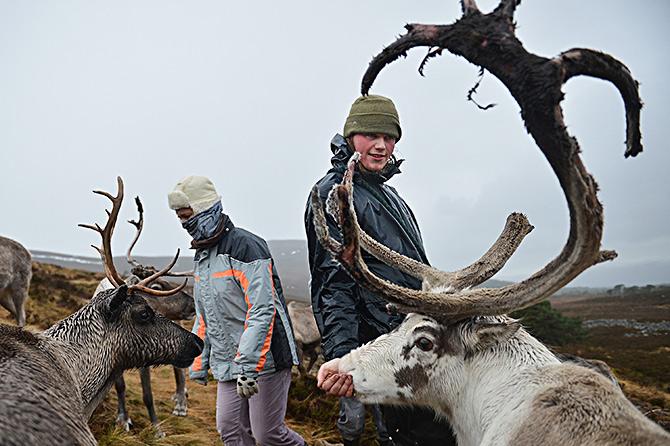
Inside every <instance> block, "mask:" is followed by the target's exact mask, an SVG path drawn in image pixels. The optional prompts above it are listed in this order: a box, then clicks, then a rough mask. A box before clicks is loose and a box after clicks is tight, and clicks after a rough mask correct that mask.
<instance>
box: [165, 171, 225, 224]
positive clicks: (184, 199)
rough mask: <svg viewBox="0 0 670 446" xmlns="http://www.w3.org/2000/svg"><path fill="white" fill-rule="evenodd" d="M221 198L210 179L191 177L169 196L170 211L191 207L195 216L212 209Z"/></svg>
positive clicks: (180, 183) (183, 181) (175, 188)
mask: <svg viewBox="0 0 670 446" xmlns="http://www.w3.org/2000/svg"><path fill="white" fill-rule="evenodd" d="M219 200H221V196H220V195H219V194H217V193H216V189H215V188H214V183H212V182H211V181H210V180H209V178H207V177H201V176H197V175H191V176H189V177H186V178H184V179H183V180H181V181H180V182H178V183H177V185H176V186H175V187H174V190H173V191H172V192H170V193H169V194H168V204H169V205H170V209H174V210H177V209H181V208H188V207H190V208H191V209H193V215H198V214H199V213H201V212H203V211H206V210H207V209H209V208H211V207H212V206H213V205H214V204H215V203H216V202H217V201H219Z"/></svg>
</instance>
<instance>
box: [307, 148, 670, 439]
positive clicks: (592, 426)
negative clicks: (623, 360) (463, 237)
mask: <svg viewBox="0 0 670 446" xmlns="http://www.w3.org/2000/svg"><path fill="white" fill-rule="evenodd" d="M357 158H358V157H357V156H355V155H354V157H353V159H352V162H350V166H349V172H348V173H347V175H345V179H344V181H343V183H344V184H343V185H339V186H336V187H335V188H334V189H333V191H332V193H331V198H330V199H329V203H328V205H329V211H330V212H331V213H332V214H333V215H334V216H335V217H336V218H338V219H339V221H340V224H341V226H342V228H343V243H342V244H339V242H337V241H335V240H334V239H332V238H330V237H329V234H328V229H327V226H326V225H325V215H324V213H323V209H322V208H321V203H320V201H319V198H318V195H317V194H315V193H313V194H312V205H313V207H314V210H315V224H316V225H317V226H318V228H319V232H320V237H321V241H322V243H323V244H324V245H325V246H327V247H329V248H330V249H332V253H333V255H334V256H335V257H336V258H337V259H338V260H339V261H340V262H341V263H342V264H343V265H344V266H345V267H346V268H347V270H348V271H349V272H350V274H351V275H352V277H354V279H355V280H356V281H357V282H359V283H360V284H361V285H362V286H365V287H368V288H369V289H371V290H372V291H374V292H376V293H378V294H380V295H382V296H384V297H385V298H386V299H387V300H389V301H390V302H392V303H393V305H392V307H394V308H393V309H399V310H402V311H404V312H407V313H409V315H408V316H407V317H406V319H405V321H404V322H403V323H402V324H401V325H400V326H399V327H398V328H397V329H396V330H394V331H393V332H391V333H389V334H387V335H382V336H380V337H379V338H377V339H376V340H374V341H373V342H371V343H369V344H367V345H364V346H362V347H359V348H357V349H355V350H352V351H351V352H350V353H349V354H347V355H345V356H344V357H342V358H339V359H334V360H332V361H330V362H328V363H326V364H324V365H323V366H322V369H321V371H320V373H319V374H320V375H321V377H320V378H321V379H320V381H321V383H322V384H323V381H324V378H326V377H327V376H326V374H327V373H329V371H332V370H337V371H338V375H339V376H345V375H349V376H351V377H352V378H353V388H354V389H355V395H356V396H357V397H358V398H359V399H361V400H362V401H364V402H366V403H380V404H401V405H420V406H428V407H431V408H432V409H434V410H435V411H436V413H437V414H439V415H440V416H443V417H445V418H447V419H448V420H449V421H450V422H451V424H452V426H453V428H454V431H455V433H456V436H457V438H458V444H459V445H462V446H468V445H539V444H545V445H566V446H570V445H575V446H577V445H631V446H632V445H668V444H670V443H669V442H670V435H668V434H667V433H666V432H665V431H664V430H663V429H661V428H660V427H659V426H658V425H656V424H655V423H653V422H652V421H650V420H649V419H647V418H646V417H645V416H644V415H643V414H642V413H640V412H639V411H638V410H637V409H636V408H635V406H634V405H633V404H632V403H630V402H629V401H628V400H627V399H626V398H625V396H624V395H623V393H622V392H621V390H620V389H619V388H618V387H617V386H616V384H615V383H613V382H612V381H611V380H609V379H608V378H607V377H606V376H603V374H601V373H598V372H596V371H594V370H592V369H589V368H586V367H582V366H579V365H576V364H571V363H569V362H565V363H562V362H561V361H560V360H559V359H558V358H557V357H556V356H555V355H554V354H553V353H552V352H551V351H549V349H547V348H546V347H545V346H544V345H543V344H542V343H541V342H539V341H538V340H537V339H535V338H533V337H532V336H531V335H530V334H529V333H528V332H526V331H525V330H524V329H523V327H521V325H520V323H519V321H518V320H515V319H512V318H510V317H507V316H505V315H504V314H503V313H506V312H510V311H513V310H515V309H517V308H523V307H526V306H529V305H532V304H534V303H536V302H538V301H540V300H542V299H544V298H545V297H546V296H547V294H549V293H551V292H553V290H554V288H555V287H560V285H559V284H562V282H563V281H565V280H566V276H565V275H564V274H565V272H566V271H570V274H575V271H576V268H577V269H578V268H582V269H586V268H587V267H588V266H590V265H591V264H594V263H596V262H598V261H601V260H603V259H604V258H611V257H612V256H613V255H614V254H611V253H610V254H607V255H606V256H604V255H601V254H599V251H598V250H597V247H598V245H599V240H597V241H596V243H595V245H593V240H592V239H593V238H594V237H596V238H599V235H594V234H593V233H592V232H591V230H587V229H588V228H575V227H574V226H573V227H572V228H571V231H570V233H571V234H573V235H571V236H570V239H569V240H568V243H567V244H566V249H565V250H564V254H565V255H566V257H567V259H566V260H565V261H563V262H557V261H553V262H552V263H550V264H549V265H548V266H547V267H546V268H545V269H544V270H542V271H540V272H539V273H536V274H535V275H534V276H532V277H531V278H530V279H527V280H526V281H524V282H522V283H520V284H515V285H510V286H507V287H504V288H501V289H484V288H481V289H469V287H470V286H471V285H475V284H478V283H481V282H483V281H484V280H486V278H488V277H490V276H492V275H493V274H495V272H497V271H498V270H499V269H500V268H501V267H502V266H503V265H504V263H505V262H506V260H507V259H508V258H509V257H510V256H511V254H512V253H513V252H514V250H515V249H516V247H517V246H518V245H519V243H520V242H521V240H522V239H523V238H524V237H525V235H526V234H527V233H528V232H530V230H531V229H532V227H531V226H530V225H529V224H528V222H527V220H526V219H525V217H523V216H522V215H520V214H513V215H511V216H510V218H509V219H508V222H507V225H506V227H505V229H504V231H503V233H502V234H501V236H500V237H499V239H498V241H497V242H496V243H495V244H494V245H493V247H492V248H491V249H490V250H489V251H488V252H487V254H486V255H484V256H483V257H482V258H481V259H480V260H478V261H477V262H475V263H473V264H472V265H470V266H469V267H467V268H464V269H462V270H460V271H457V272H449V273H447V272H442V271H438V270H435V269H433V268H431V267H429V266H427V265H423V264H420V263H418V262H416V261H414V260H412V259H410V258H407V257H404V256H401V255H400V254H398V253H395V252H393V251H391V250H389V249H388V248H385V247H384V246H382V245H380V244H379V243H377V242H375V241H374V240H373V239H371V238H370V237H369V236H368V235H367V234H365V232H363V231H362V230H361V229H360V227H359V226H358V223H357V221H356V215H355V211H354V208H353V202H352V200H351V197H352V187H353V186H352V177H353V169H354V163H355V161H356V160H357ZM567 196H568V200H569V201H570V200H572V198H571V197H570V194H569V193H567ZM590 199H595V190H593V195H592V196H590V197H587V198H586V199H584V200H583V202H584V203H588V202H590ZM590 211H591V209H590V208H588V207H586V206H585V205H582V206H581V207H580V209H578V210H577V212H579V213H590ZM582 216H583V215H580V216H578V217H574V216H573V221H574V220H577V221H580V220H582ZM586 224H587V225H590V223H586ZM582 229H584V230H583V231H582ZM574 234H579V235H577V236H575V235H574ZM359 243H360V245H362V246H363V247H364V248H365V249H366V250H367V251H369V252H370V253H372V254H373V255H375V256H376V257H377V258H379V259H380V260H383V261H385V262H387V263H388V264H389V265H392V266H395V267H398V268H399V269H401V270H403V271H406V272H408V273H411V274H413V275H415V276H416V277H419V278H422V279H423V283H424V289H423V290H412V289H407V288H402V287H399V286H397V285H394V284H392V283H389V282H386V281H385V280H383V279H381V278H379V277H377V276H375V275H374V274H373V273H371V272H370V271H369V269H368V268H367V266H366V265H365V263H364V261H363V258H362V256H361V253H360V245H359ZM585 243H590V244H591V245H592V246H595V248H596V251H595V252H593V251H591V257H590V260H588V261H587V260H585V259H584V256H585V255H586V254H587V251H582V252H579V253H578V252H574V251H575V250H581V249H582V248H581V247H583V246H584V244H585ZM580 262H581V263H582V265H581V266H575V264H579V263H580ZM456 284H458V285H456ZM549 284H551V286H549ZM330 378H333V379H337V377H336V376H335V375H333V376H332V377H330ZM330 378H329V379H330ZM325 388H326V389H327V388H328V387H327V386H326V387H325Z"/></svg>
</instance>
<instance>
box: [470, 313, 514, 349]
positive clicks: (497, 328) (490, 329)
mask: <svg viewBox="0 0 670 446" xmlns="http://www.w3.org/2000/svg"><path fill="white" fill-rule="evenodd" d="M472 324H473V332H474V334H475V335H476V337H477V343H476V345H475V348H476V349H477V350H480V351H481V350H485V349H487V348H489V347H491V346H492V345H494V344H496V343H501V342H505V341H507V340H508V339H509V338H511V337H512V336H514V334H515V333H516V332H517V330H519V328H521V324H520V323H519V321H518V320H517V319H512V318H504V319H502V320H501V319H499V318H495V319H493V320H492V319H489V318H483V317H482V318H475V319H474V320H473V322H472Z"/></svg>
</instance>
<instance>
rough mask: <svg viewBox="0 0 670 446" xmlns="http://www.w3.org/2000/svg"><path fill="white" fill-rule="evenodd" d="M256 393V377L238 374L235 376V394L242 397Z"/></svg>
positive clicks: (248, 396) (249, 396)
mask: <svg viewBox="0 0 670 446" xmlns="http://www.w3.org/2000/svg"><path fill="white" fill-rule="evenodd" d="M257 393H258V382H256V378H250V377H248V376H244V375H239V376H238V377H237V394H238V395H239V396H241V397H242V398H251V397H252V396H253V395H256V394H257Z"/></svg>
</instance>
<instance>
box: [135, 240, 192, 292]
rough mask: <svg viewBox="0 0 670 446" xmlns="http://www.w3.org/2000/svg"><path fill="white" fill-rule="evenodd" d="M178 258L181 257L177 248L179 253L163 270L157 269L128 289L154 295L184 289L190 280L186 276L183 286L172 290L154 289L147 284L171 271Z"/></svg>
mask: <svg viewBox="0 0 670 446" xmlns="http://www.w3.org/2000/svg"><path fill="white" fill-rule="evenodd" d="M178 258H179V249H177V254H175V256H174V258H173V259H172V261H171V262H170V263H169V264H168V265H167V266H166V267H165V268H163V269H162V270H160V271H157V272H156V273H154V274H152V275H150V276H149V277H147V278H146V279H142V280H141V281H140V282H138V283H136V284H135V285H132V286H130V287H129V288H128V290H131V291H142V292H145V293H148V294H153V295H154V296H170V295H172V294H177V293H178V292H179V291H181V290H182V289H184V287H185V286H186V283H187V282H188V278H186V279H185V280H184V283H183V284H182V285H181V286H179V287H177V288H174V289H171V290H166V291H158V290H152V289H151V288H148V287H147V285H149V284H150V283H151V282H153V281H154V280H156V279H158V278H159V277H161V276H164V275H166V273H167V272H168V271H170V269H172V267H173V266H174V265H175V263H177V259H178Z"/></svg>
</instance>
